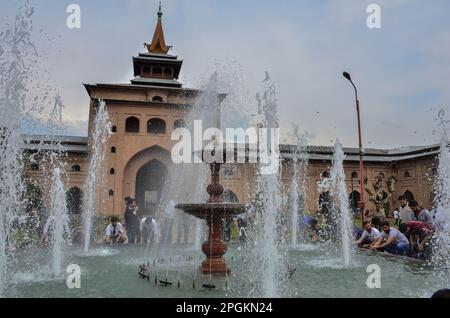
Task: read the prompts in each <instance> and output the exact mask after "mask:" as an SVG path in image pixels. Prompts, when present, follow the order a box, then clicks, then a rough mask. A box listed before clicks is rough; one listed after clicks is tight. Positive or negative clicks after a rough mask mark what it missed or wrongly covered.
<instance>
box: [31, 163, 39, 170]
mask: <svg viewBox="0 0 450 318" xmlns="http://www.w3.org/2000/svg"><path fill="white" fill-rule="evenodd" d="M30 168H31V170H32V171H38V170H39V165H38V164H37V163H32V164H31V165H30Z"/></svg>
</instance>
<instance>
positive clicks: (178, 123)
mask: <svg viewBox="0 0 450 318" xmlns="http://www.w3.org/2000/svg"><path fill="white" fill-rule="evenodd" d="M184 127H186V123H185V121H184V119H177V120H175V121H174V122H173V128H174V129H177V128H184Z"/></svg>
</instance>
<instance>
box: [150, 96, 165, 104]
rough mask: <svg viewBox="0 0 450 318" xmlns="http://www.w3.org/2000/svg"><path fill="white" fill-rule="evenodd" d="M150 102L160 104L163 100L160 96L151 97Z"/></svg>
mask: <svg viewBox="0 0 450 318" xmlns="http://www.w3.org/2000/svg"><path fill="white" fill-rule="evenodd" d="M152 102H155V103H162V102H163V98H162V97H161V96H153V98H152Z"/></svg>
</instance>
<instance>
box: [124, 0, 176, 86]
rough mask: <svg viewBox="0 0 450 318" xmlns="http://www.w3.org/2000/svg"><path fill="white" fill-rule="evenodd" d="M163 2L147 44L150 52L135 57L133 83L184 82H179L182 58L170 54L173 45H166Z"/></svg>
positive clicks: (172, 84)
mask: <svg viewBox="0 0 450 318" xmlns="http://www.w3.org/2000/svg"><path fill="white" fill-rule="evenodd" d="M162 16H163V13H162V11H161V3H160V4H159V11H158V22H157V23H156V28H155V33H154V34H153V39H152V42H151V43H150V44H147V43H146V44H145V47H146V48H147V50H148V53H139V56H137V57H133V65H134V79H132V80H131V83H132V84H140V85H152V86H165V87H178V88H180V87H181V86H182V84H181V83H180V82H178V76H179V75H180V70H181V65H182V64H183V61H182V60H179V59H178V58H177V56H174V55H170V54H168V52H169V50H170V49H171V48H172V47H171V46H168V45H166V41H165V38H164V30H163V26H162Z"/></svg>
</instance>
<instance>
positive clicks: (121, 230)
mask: <svg viewBox="0 0 450 318" xmlns="http://www.w3.org/2000/svg"><path fill="white" fill-rule="evenodd" d="M125 206H126V207H125V213H124V216H123V219H124V224H121V223H120V222H119V218H118V217H116V216H113V217H112V218H111V220H110V224H108V226H107V227H106V235H105V239H104V242H105V243H106V244H125V243H128V244H140V243H141V242H142V243H143V244H150V243H153V242H159V241H160V239H161V230H160V225H159V223H158V222H156V220H155V219H154V218H152V217H151V216H149V215H146V216H143V215H141V214H140V211H139V207H138V206H137V204H136V200H135V199H132V198H130V197H126V198H125Z"/></svg>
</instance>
